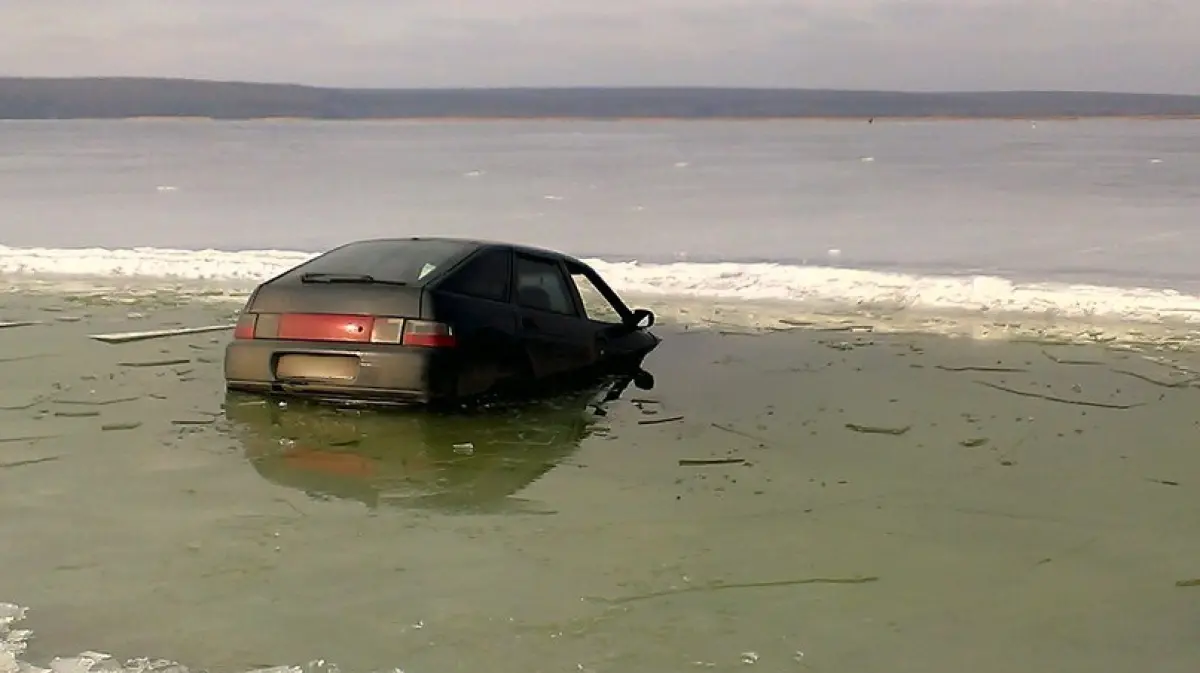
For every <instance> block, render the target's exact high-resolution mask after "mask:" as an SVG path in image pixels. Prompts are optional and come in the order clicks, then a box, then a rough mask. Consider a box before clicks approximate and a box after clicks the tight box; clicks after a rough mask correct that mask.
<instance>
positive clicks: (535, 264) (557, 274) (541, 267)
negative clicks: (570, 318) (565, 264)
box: [517, 256, 575, 315]
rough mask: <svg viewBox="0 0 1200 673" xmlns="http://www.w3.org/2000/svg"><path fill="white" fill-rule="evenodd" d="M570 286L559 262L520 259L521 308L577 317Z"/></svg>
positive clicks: (518, 296)
mask: <svg viewBox="0 0 1200 673" xmlns="http://www.w3.org/2000/svg"><path fill="white" fill-rule="evenodd" d="M569 287H570V286H568V285H567V278H566V276H564V275H563V272H562V269H561V268H560V267H559V265H558V263H557V262H552V261H549V260H541V259H534V258H531V257H523V256H518V257H517V303H518V304H520V305H521V306H524V307H525V308H532V309H536V310H539V311H550V312H552V313H563V314H565V315H575V303H574V301H573V300H572V299H571V291H570V289H569Z"/></svg>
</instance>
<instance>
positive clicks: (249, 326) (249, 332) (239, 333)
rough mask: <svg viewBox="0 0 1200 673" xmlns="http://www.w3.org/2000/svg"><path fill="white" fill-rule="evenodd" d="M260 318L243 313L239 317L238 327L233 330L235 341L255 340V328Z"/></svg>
mask: <svg viewBox="0 0 1200 673" xmlns="http://www.w3.org/2000/svg"><path fill="white" fill-rule="evenodd" d="M257 321H258V316H257V315H255V314H253V313H243V314H241V315H239V316H238V321H237V326H236V327H234V328H233V338H234V339H253V338H254V327H255V324H256V323H257Z"/></svg>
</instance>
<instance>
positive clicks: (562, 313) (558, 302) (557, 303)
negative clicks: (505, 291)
mask: <svg viewBox="0 0 1200 673" xmlns="http://www.w3.org/2000/svg"><path fill="white" fill-rule="evenodd" d="M513 271H514V274H513V276H514V283H513V285H514V287H513V297H514V300H515V302H516V305H517V313H518V317H519V320H520V333H521V337H522V339H523V340H524V342H525V344H526V352H528V353H529V357H530V363H531V365H532V366H533V370H534V374H535V375H536V376H538V377H539V378H540V377H545V376H553V375H556V374H565V373H568V372H572V371H576V370H579V369H583V368H585V367H588V366H590V365H592V364H594V363H595V362H596V357H597V356H596V342H595V335H594V333H593V332H594V330H593V327H592V325H591V324H590V323H589V321H588V320H587V319H586V318H585V317H584V315H583V312H582V309H581V307H580V306H579V303H578V301H577V300H576V297H575V293H574V291H573V289H572V287H571V285H570V279H569V277H568V276H567V273H566V269H565V268H564V267H563V265H562V262H561V261H560V260H558V259H556V258H553V257H549V256H541V255H535V254H531V253H526V252H518V253H516V255H515V256H514V265H513Z"/></svg>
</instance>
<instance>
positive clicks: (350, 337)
mask: <svg viewBox="0 0 1200 673" xmlns="http://www.w3.org/2000/svg"><path fill="white" fill-rule="evenodd" d="M374 326H375V319H374V318H372V317H371V316H363V315H327V314H320V313H285V314H283V315H281V316H279V322H278V328H277V330H276V333H275V334H274V335H273V336H274V338H276V339H287V340H296V341H356V342H358V341H361V342H367V341H370V340H371V332H372V330H373V328H374Z"/></svg>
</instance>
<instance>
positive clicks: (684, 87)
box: [0, 74, 1200, 98]
mask: <svg viewBox="0 0 1200 673" xmlns="http://www.w3.org/2000/svg"><path fill="white" fill-rule="evenodd" d="M5 80H9V81H12V80H20V81H32V82H39V81H40V82H51V81H54V82H67V81H88V80H90V81H98V80H108V81H113V80H121V81H137V82H180V83H194V84H226V85H242V86H265V87H280V88H294V89H310V90H318V91H356V92H363V91H374V92H394V91H429V92H446V91H597V90H600V91H746V92H801V91H804V92H816V91H820V92H828V93H884V94H900V95H906V96H946V95H991V94H1085V95H1116V96H1145V97H1172V98H1200V93H1168V92H1144V91H1142V92H1135V91H1121V90H1118V89H1011V88H1005V89H861V88H829V87H798V86H734V85H720V84H666V85H646V84H620V85H595V84H570V85H566V84H552V85H540V86H531V85H513V86H495V85H491V86H461V85H460V86H420V87H412V86H332V85H323V84H305V83H302V82H295V81H262V80H248V79H247V80H241V79H212V78H202V77H173V76H147V75H69V76H42V75H37V76H30V75H6V74H0V82H4V81H5Z"/></svg>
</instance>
